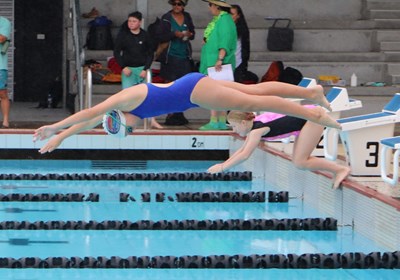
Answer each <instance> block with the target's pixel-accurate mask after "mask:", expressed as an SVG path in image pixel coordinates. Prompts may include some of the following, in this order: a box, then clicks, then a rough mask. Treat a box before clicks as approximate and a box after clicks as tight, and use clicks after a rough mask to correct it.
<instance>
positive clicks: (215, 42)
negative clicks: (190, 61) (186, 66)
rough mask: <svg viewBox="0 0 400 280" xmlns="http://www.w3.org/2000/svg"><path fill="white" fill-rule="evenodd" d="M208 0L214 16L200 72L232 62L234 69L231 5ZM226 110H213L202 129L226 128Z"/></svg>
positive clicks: (205, 34) (234, 32) (208, 29)
mask: <svg viewBox="0 0 400 280" xmlns="http://www.w3.org/2000/svg"><path fill="white" fill-rule="evenodd" d="M203 1H204V2H208V5H209V9H210V13H211V14H212V15H213V16H214V17H213V19H212V21H211V22H210V23H209V24H208V25H207V27H206V29H205V30H204V45H203V47H202V48H201V57H200V69H199V72H201V73H203V74H206V75H207V74H208V72H207V68H209V67H215V70H216V71H221V69H222V65H223V64H231V66H232V71H234V69H235V66H236V58H235V52H236V43H237V42H236V41H237V33H236V25H235V22H234V21H233V19H232V16H231V15H230V8H231V5H229V4H228V3H226V1H225V0H220V1H214V0H203ZM225 129H228V127H227V125H226V112H225V111H215V110H211V118H210V122H209V123H207V124H206V125H203V126H202V127H200V130H225Z"/></svg>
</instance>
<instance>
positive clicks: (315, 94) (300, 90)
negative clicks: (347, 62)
mask: <svg viewBox="0 0 400 280" xmlns="http://www.w3.org/2000/svg"><path fill="white" fill-rule="evenodd" d="M218 82H219V83H220V84H222V85H223V86H226V87H228V88H232V89H236V90H239V91H241V92H244V93H247V94H252V95H274V96H280V97H285V98H304V99H307V100H309V101H312V102H314V103H315V104H318V105H320V106H322V107H324V108H326V109H328V110H329V111H332V110H331V107H330V104H329V102H328V100H327V99H326V98H325V95H324V89H323V87H322V86H321V85H316V86H313V87H310V88H304V87H300V86H296V85H292V84H288V83H281V82H264V83H259V84H255V85H244V84H240V83H235V82H230V81H218Z"/></svg>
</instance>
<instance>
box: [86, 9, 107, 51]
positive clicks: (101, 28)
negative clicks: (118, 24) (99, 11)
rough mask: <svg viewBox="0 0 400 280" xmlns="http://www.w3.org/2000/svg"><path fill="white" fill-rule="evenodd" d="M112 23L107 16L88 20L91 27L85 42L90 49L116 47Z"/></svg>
mask: <svg viewBox="0 0 400 280" xmlns="http://www.w3.org/2000/svg"><path fill="white" fill-rule="evenodd" d="M111 23H112V21H111V20H109V19H108V18H107V17H105V16H101V17H97V18H95V19H94V20H92V21H90V22H88V25H89V26H90V28H89V32H88V34H87V36H86V44H85V47H87V49H88V50H112V49H113V48H114V43H113V38H112V34H111Z"/></svg>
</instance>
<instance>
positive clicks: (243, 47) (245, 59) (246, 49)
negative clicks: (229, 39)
mask: <svg viewBox="0 0 400 280" xmlns="http://www.w3.org/2000/svg"><path fill="white" fill-rule="evenodd" d="M231 15H232V18H233V21H234V22H235V24H236V32H237V38H238V40H237V45H236V68H235V71H234V78H235V82H239V83H240V82H242V81H243V80H245V77H246V73H247V67H248V63H249V59H250V31H249V28H248V26H247V22H246V18H245V16H244V14H243V10H242V8H241V7H240V6H239V5H232V7H231Z"/></svg>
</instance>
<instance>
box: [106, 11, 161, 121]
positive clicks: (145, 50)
mask: <svg viewBox="0 0 400 280" xmlns="http://www.w3.org/2000/svg"><path fill="white" fill-rule="evenodd" d="M141 23H142V13H141V12H138V11H136V12H133V13H130V14H129V15H128V20H127V21H126V22H125V23H124V24H123V25H122V26H121V29H120V31H119V33H118V35H117V38H116V40H115V47H114V57H115V59H116V60H117V62H118V64H119V65H120V66H121V68H122V73H121V80H122V89H126V88H129V87H131V86H134V85H137V84H141V83H144V82H146V75H147V71H150V67H151V64H152V62H153V52H152V41H151V39H150V37H149V36H148V34H147V32H146V31H145V30H143V29H142V28H141V27H140V25H141ZM151 126H152V127H155V128H159V129H161V128H163V127H162V126H161V125H160V124H159V123H158V122H157V121H156V120H155V118H152V119H151Z"/></svg>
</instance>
